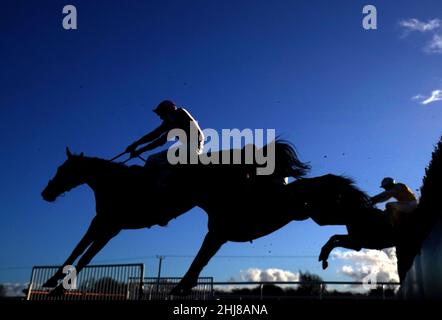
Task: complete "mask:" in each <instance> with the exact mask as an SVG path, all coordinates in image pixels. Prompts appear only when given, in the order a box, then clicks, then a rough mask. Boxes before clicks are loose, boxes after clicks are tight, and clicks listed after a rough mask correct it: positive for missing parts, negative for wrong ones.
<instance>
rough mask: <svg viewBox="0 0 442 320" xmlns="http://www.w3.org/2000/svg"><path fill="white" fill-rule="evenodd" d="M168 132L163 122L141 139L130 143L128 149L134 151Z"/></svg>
mask: <svg viewBox="0 0 442 320" xmlns="http://www.w3.org/2000/svg"><path fill="white" fill-rule="evenodd" d="M168 130H169V128H168V125H167V124H166V123H165V122H163V123H162V124H161V125H160V126H159V127H158V128H156V129H154V130H153V131H151V132H149V133H148V134H146V135H145V136H143V137H141V138H140V139H138V140H137V141H135V142H134V143H132V144H131V145H130V146H129V147H128V148H132V149H136V148H137V147H138V146H139V145H141V144H146V143H148V142H151V141H154V140H155V139H159V138H160V137H161V135H162V134H164V133H165V132H167V131H168ZM166 141H167V139H166ZM164 143H165V142H164ZM164 143H163V144H164ZM149 150H150V149H149Z"/></svg>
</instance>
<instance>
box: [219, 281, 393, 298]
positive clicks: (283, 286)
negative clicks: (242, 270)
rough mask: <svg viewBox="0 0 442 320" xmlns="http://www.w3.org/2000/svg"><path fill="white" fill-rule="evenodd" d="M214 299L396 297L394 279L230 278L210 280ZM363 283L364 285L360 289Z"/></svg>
mask: <svg viewBox="0 0 442 320" xmlns="http://www.w3.org/2000/svg"><path fill="white" fill-rule="evenodd" d="M213 286H214V292H213V299H216V300H230V299H232V300H264V299H276V300H288V299H310V300H311V299H318V300H325V299H329V300H333V299H336V300H338V299H358V300H360V299H373V300H392V299H397V298H398V295H397V291H398V289H399V286H400V283H398V282H377V283H376V284H372V285H367V284H366V283H363V282H355V281H321V282H305V281H302V282H301V281H269V282H265V281H262V282H254V281H240V282H236V281H232V282H214V283H213ZM364 286H365V288H364Z"/></svg>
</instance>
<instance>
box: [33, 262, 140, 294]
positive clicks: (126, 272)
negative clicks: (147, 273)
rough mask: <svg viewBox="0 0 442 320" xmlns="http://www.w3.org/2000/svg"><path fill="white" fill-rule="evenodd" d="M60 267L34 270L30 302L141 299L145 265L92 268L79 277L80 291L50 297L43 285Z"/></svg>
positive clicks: (86, 269) (83, 271) (88, 267)
mask: <svg viewBox="0 0 442 320" xmlns="http://www.w3.org/2000/svg"><path fill="white" fill-rule="evenodd" d="M58 268H59V266H35V267H33V268H32V275H31V281H30V285H29V289H28V293H27V300H139V299H140V297H141V295H142V290H141V288H142V282H143V277H144V265H143V264H112V265H92V266H87V267H85V268H84V269H83V270H82V271H81V272H80V273H79V274H78V277H77V288H76V289H71V290H68V291H65V292H64V293H63V294H62V295H55V296H54V295H51V294H49V293H50V291H51V290H52V289H51V288H45V287H43V284H44V283H45V282H46V281H47V280H48V279H49V278H50V277H51V276H52V275H53V274H55V272H56V271H57V270H58Z"/></svg>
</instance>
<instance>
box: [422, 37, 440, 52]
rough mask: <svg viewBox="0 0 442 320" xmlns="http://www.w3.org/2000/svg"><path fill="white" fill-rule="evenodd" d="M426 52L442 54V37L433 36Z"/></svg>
mask: <svg viewBox="0 0 442 320" xmlns="http://www.w3.org/2000/svg"><path fill="white" fill-rule="evenodd" d="M425 51H426V52H428V53H442V36H440V35H438V34H435V35H433V39H431V41H430V43H429V44H428V45H427V46H426V48H425Z"/></svg>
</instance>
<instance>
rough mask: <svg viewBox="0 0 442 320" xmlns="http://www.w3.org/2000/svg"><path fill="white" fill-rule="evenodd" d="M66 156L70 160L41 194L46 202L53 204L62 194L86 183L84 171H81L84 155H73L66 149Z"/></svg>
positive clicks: (59, 169)
mask: <svg viewBox="0 0 442 320" xmlns="http://www.w3.org/2000/svg"><path fill="white" fill-rule="evenodd" d="M66 155H67V157H68V159H67V160H66V161H65V162H64V163H63V164H62V165H61V166H59V167H58V169H57V173H56V174H55V176H54V177H53V178H52V179H51V180H49V183H48V185H47V186H46V188H45V189H44V190H43V192H42V193H41V195H42V197H43V199H44V200H46V201H49V202H53V201H55V199H57V197H58V196H59V195H61V194H62V193H64V192H67V191H69V190H71V189H73V188H75V187H77V186H79V185H80V184H82V183H84V177H83V170H81V167H82V166H81V163H82V160H83V159H84V157H83V153H81V154H80V155H73V154H72V153H71V151H70V150H69V148H66Z"/></svg>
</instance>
